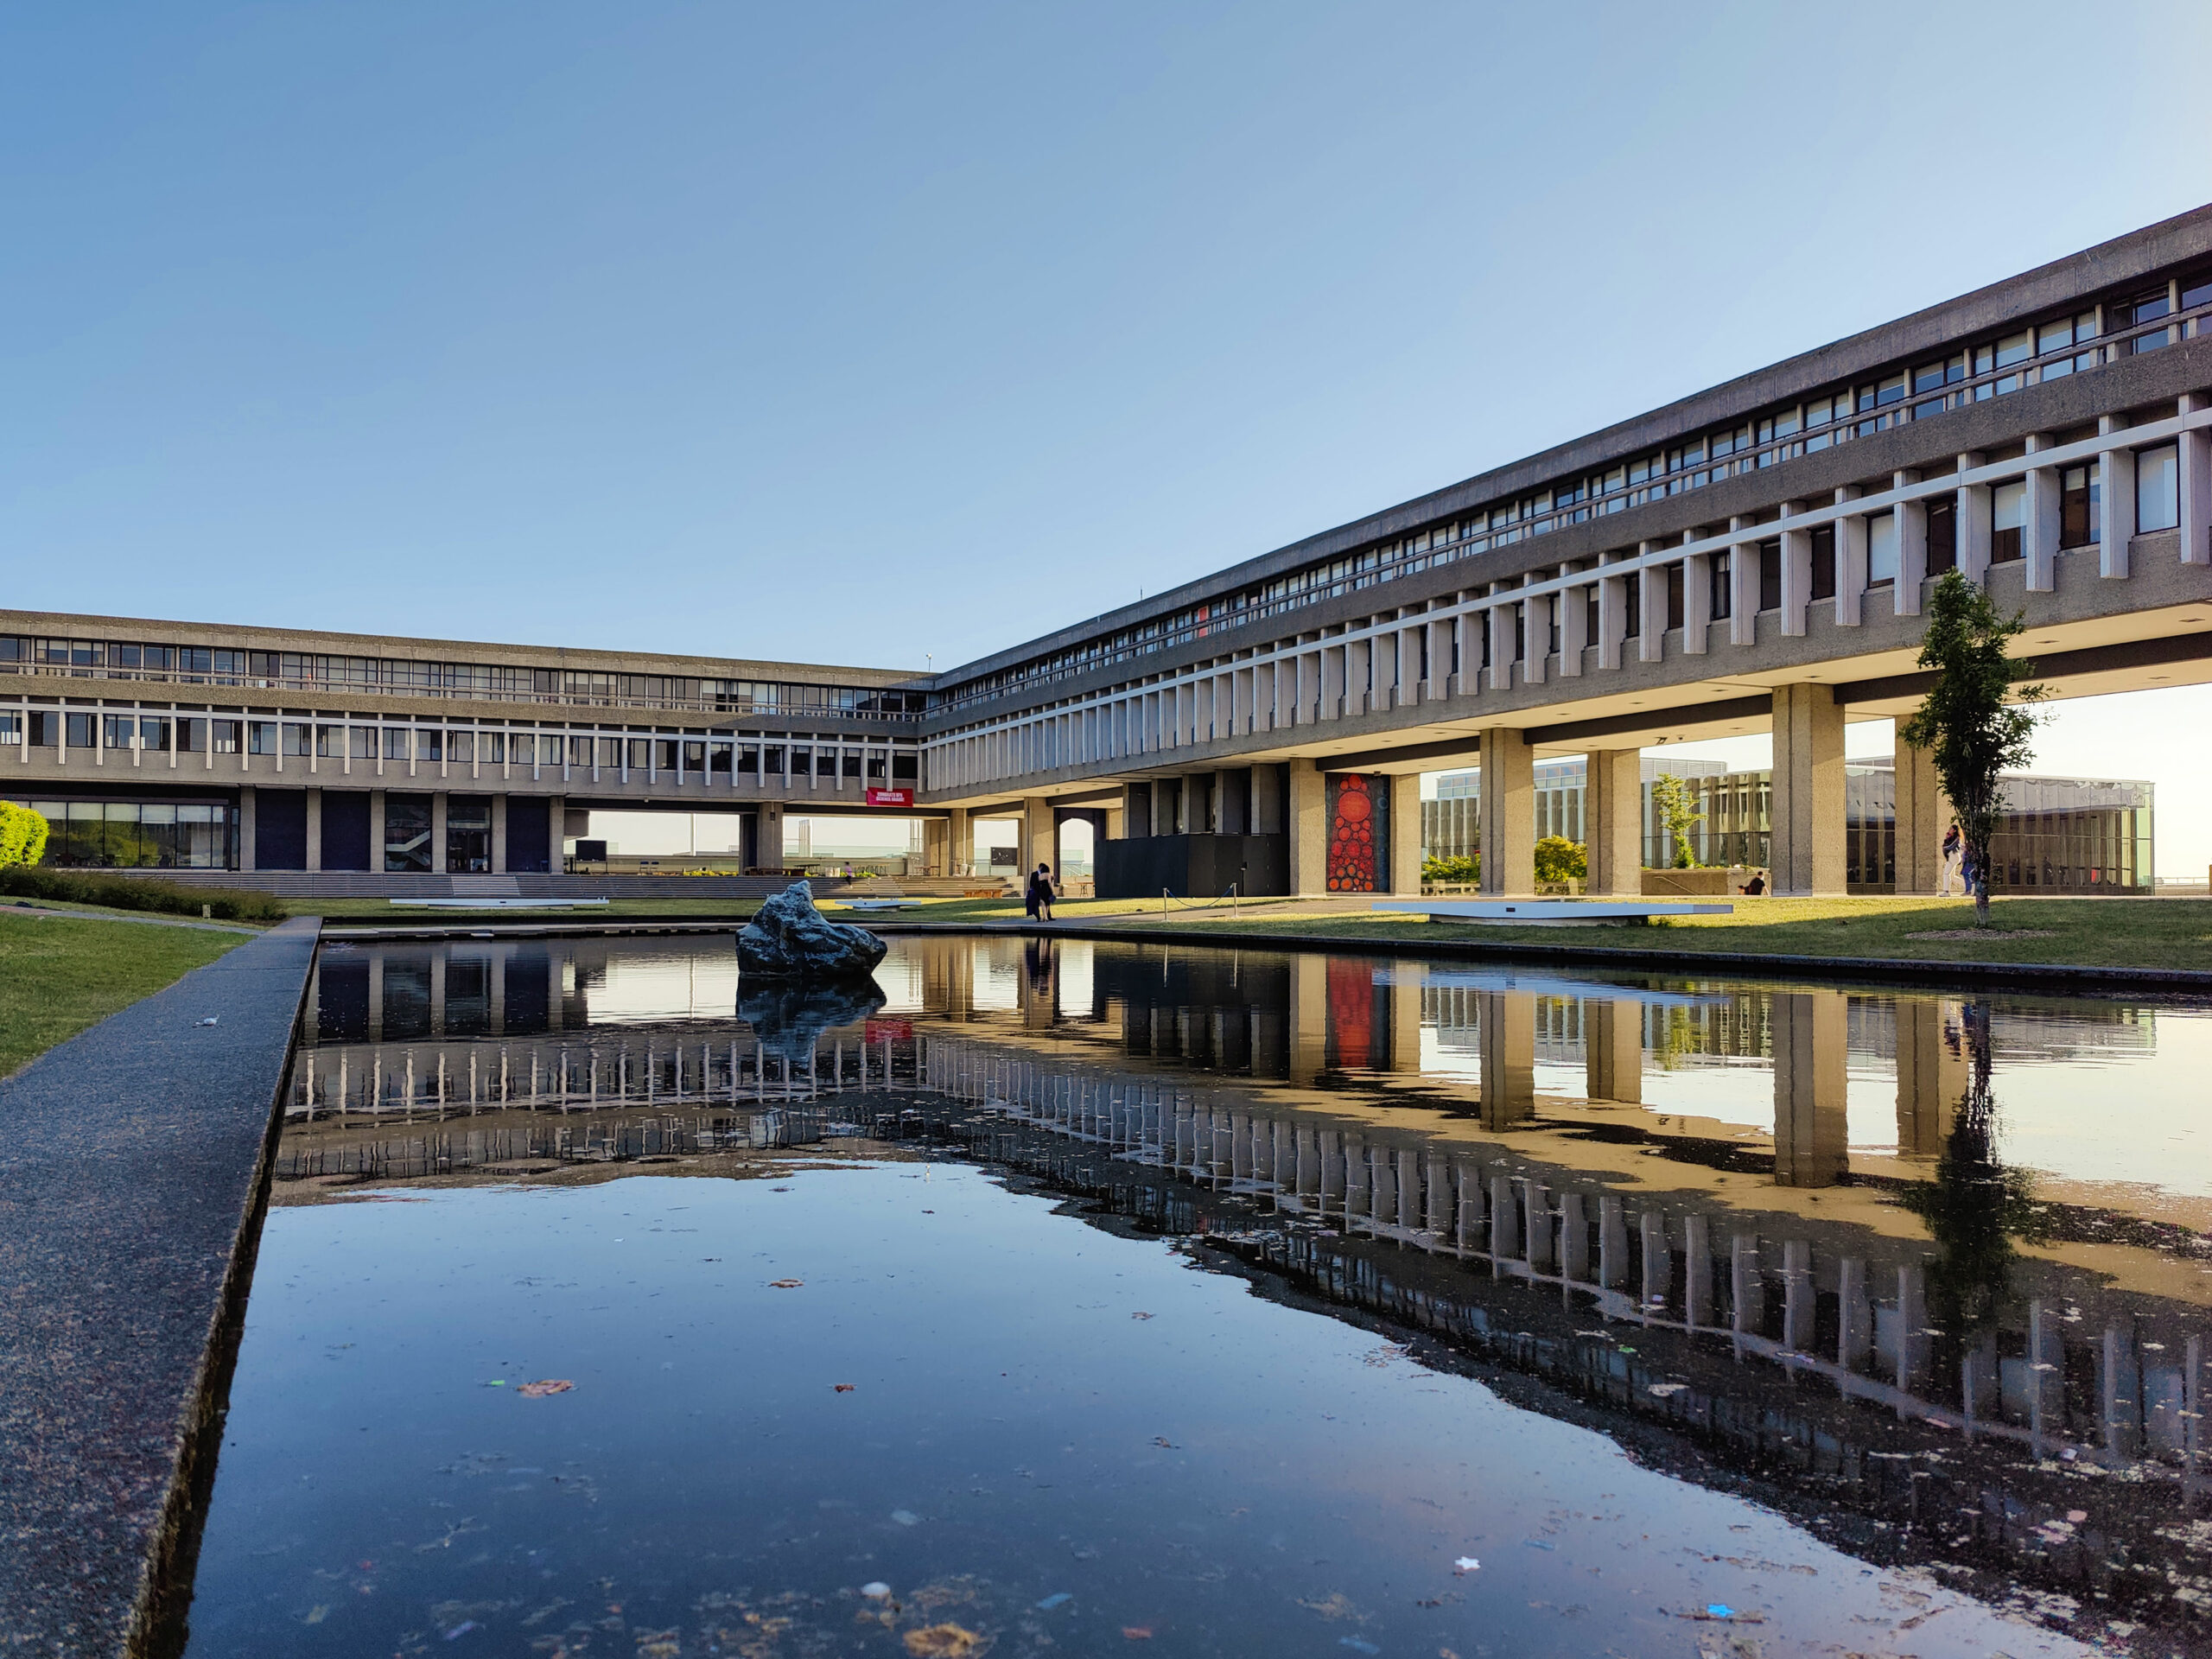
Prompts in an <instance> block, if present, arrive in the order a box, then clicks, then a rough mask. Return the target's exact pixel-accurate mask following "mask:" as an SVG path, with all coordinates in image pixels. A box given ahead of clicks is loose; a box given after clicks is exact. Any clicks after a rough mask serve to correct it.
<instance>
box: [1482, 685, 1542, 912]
mask: <svg viewBox="0 0 2212 1659" xmlns="http://www.w3.org/2000/svg"><path fill="white" fill-rule="evenodd" d="M1481 786H1482V855H1483V895H1484V897H1485V898H1521V897H1525V896H1528V895H1530V894H1533V893H1535V886H1536V773H1535V751H1534V750H1532V749H1530V748H1529V740H1528V739H1527V737H1526V736H1524V735H1523V734H1522V733H1520V732H1518V731H1516V730H1515V729H1513V728H1510V727H1505V726H1490V727H1485V728H1484V729H1483V734H1482V784H1481Z"/></svg>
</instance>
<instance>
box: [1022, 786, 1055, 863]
mask: <svg viewBox="0 0 2212 1659" xmlns="http://www.w3.org/2000/svg"><path fill="white" fill-rule="evenodd" d="M1021 848H1022V857H1023V859H1024V863H1023V864H1022V867H1021V877H1022V880H1023V882H1024V883H1025V884H1027V881H1028V879H1029V876H1030V874H1031V873H1032V872H1033V871H1034V870H1035V869H1036V868H1037V867H1038V866H1039V864H1049V865H1051V866H1052V879H1053V880H1058V879H1059V874H1060V839H1059V830H1058V825H1057V824H1056V823H1054V822H1053V816H1052V802H1051V801H1049V800H1047V799H1046V798H1044V797H1042V796H1032V797H1030V798H1028V799H1027V800H1025V801H1024V802H1022V804H1021Z"/></svg>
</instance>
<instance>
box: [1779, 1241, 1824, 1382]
mask: <svg viewBox="0 0 2212 1659" xmlns="http://www.w3.org/2000/svg"><path fill="white" fill-rule="evenodd" d="M1818 1303H1819V1297H1818V1296H1817V1294H1815V1290H1814V1286H1813V1245H1812V1241H1811V1240H1809V1239H1803V1238H1789V1239H1784V1240H1783V1243H1782V1343H1783V1346H1784V1347H1785V1348H1789V1349H1790V1350H1792V1351H1795V1352H1797V1353H1801V1354H1808V1353H1810V1352H1812V1351H1813V1315H1814V1310H1815V1307H1816V1306H1818Z"/></svg>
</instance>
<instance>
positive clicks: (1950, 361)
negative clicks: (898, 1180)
mask: <svg viewBox="0 0 2212 1659" xmlns="http://www.w3.org/2000/svg"><path fill="white" fill-rule="evenodd" d="M2178 290H2179V291H2178V300H2179V307H2178V309H2179V311H2180V312H2195V311H2197V310H2201V309H2202V308H2205V307H2207V306H2212V272H2205V273H2200V274H2199V275H2197V276H2196V277H2190V278H2188V279H2186V280H2184V281H2183V283H2180V284H2178ZM2175 301H2176V295H2175V294H2174V293H2173V292H2171V291H2170V290H2169V289H2166V288H2164V287H2161V288H2159V289H2157V290H2155V291H2152V292H2149V293H2145V294H2143V295H2141V296H2137V297H2136V298H2134V299H2132V300H2128V301H2126V302H2118V303H2114V304H2110V305H2107V306H2105V307H2103V308H2101V310H2102V313H2103V316H2102V317H2100V312H2099V310H2097V309H2090V310H2084V311H2077V312H2073V313H2069V315H2064V316H2061V317H2056V318H2052V319H2050V320H2049V321H2044V322H2041V323H2037V324H2036V325H2033V326H2031V327H2022V328H2018V329H2015V330H2013V331H2012V332H2011V333H2010V334H2004V335H2001V336H1999V337H1998V338H1996V339H1993V340H1985V341H1983V342H1981V343H1980V344H1979V345H1976V346H1972V347H1970V348H1967V349H1964V350H1961V351H1958V352H1954V353H1949V354H1948V355H1946V356H1942V357H1938V358H1935V359H1930V360H1929V361H1926V362H1923V363H1918V364H1914V365H1909V366H1906V367H1902V368H1898V369H1896V370H1893V371H1891V372H1889V373H1887V374H1885V375H1882V376H1879V377H1878V378H1874V379H1872V380H1869V381H1866V382H1864V383H1861V384H1856V385H1851V386H1847V387H1844V388H1840V389H1838V390H1835V391H1830V392H1827V393H1826V394H1823V395H1822V396H1821V397H1815V398H1812V399H1809V400H1808V401H1806V402H1803V403H1800V404H1792V405H1790V406H1789V408H1787V409H1783V410H1776V411H1774V412H1772V413H1770V414H1768V415H1765V416H1761V417H1759V418H1758V419H1757V420H1754V421H1745V422H1743V423H1739V424H1738V425H1735V426H1732V427H1730V428H1726V429H1721V430H1718V431H1713V432H1707V433H1704V434H1701V435H1699V436H1697V437H1695V438H1693V439H1691V440H1689V441H1688V442H1684V443H1681V444H1678V445H1675V446H1674V447H1672V448H1667V449H1663V450H1656V451H1654V452H1653V453H1651V454H1648V455H1643V456H1639V457H1637V459H1635V460H1633V461H1624V462H1622V463H1620V464H1619V465H1618V466H1615V467H1611V468H1610V469H1608V470H1606V471H1605V472H1603V473H1596V474H1589V475H1587V476H1586V477H1583V478H1580V479H1576V480H1569V481H1567V482H1564V483H1561V484H1559V485H1556V486H1554V487H1553V488H1552V489H1550V490H1547V491H1539V492H1537V493H1534V494H1531V495H1529V496H1524V497H1522V498H1521V499H1517V500H1515V501H1510V502H1505V503H1502V504H1500V505H1496V506H1493V507H1491V508H1488V509H1485V510H1484V511H1482V512H1473V513H1469V514H1466V515H1464V516H1462V517H1460V518H1455V519H1453V520H1452V521H1451V522H1449V523H1446V524H1437V525H1432V526H1430V527H1428V528H1427V529H1424V530H1422V531H1419V532H1417V533H1416V534H1414V535H1412V536H1408V537H1400V538H1398V539H1395V540H1393V541H1391V542H1388V543H1379V544H1377V545H1376V546H1373V547H1370V548H1366V549H1363V550H1360V551H1358V552H1356V553H1348V554H1344V555H1343V556H1339V557H1337V558H1334V559H1331V560H1327V561H1325V562H1323V563H1317V564H1314V565H1311V566H1308V567H1307V568H1306V569H1303V570H1299V571H1294V572H1293V573H1291V574H1289V575H1283V576H1278V577H1276V578H1274V579H1273V580H1271V581H1269V582H1266V583H1264V584H1262V585H1260V586H1256V587H1254V588H1249V589H1247V590H1245V591H1244V592H1243V593H1239V594H1231V595H1229V596H1228V597H1226V598H1224V599H1220V600H1215V601H1209V602H1208V603H1206V604H1204V605H1198V606H1192V607H1189V608H1188V609H1185V610H1183V611H1179V612H1178V613H1175V614H1173V615H1172V616H1167V617H1162V618H1160V619H1158V620H1154V621H1150V622H1147V623H1143V624H1141V625H1138V626H1133V627H1131V628H1128V629H1125V630H1123V631H1122V632H1119V633H1116V634H1114V635H1112V636H1110V637H1109V638H1103V639H1096V640H1090V641H1087V642H1085V643H1084V644H1083V645H1077V646H1072V647H1071V648H1069V649H1068V650H1066V651H1064V652H1058V653H1056V654H1055V655H1053V656H1052V657H1049V658H1039V659H1037V660H1036V661H1034V662H1032V663H1027V664H1020V666H1018V667H1014V668H1011V669H1007V670H1006V671H1002V672H1001V673H998V674H994V675H990V676H988V677H984V678H982V679H979V680H976V681H972V682H969V683H965V684H963V686H962V687H961V688H960V689H959V690H957V692H955V693H953V694H952V695H951V696H950V698H948V699H945V700H944V706H947V707H960V706H964V705H967V704H969V703H973V702H981V701H983V700H985V699H987V698H990V697H995V696H1001V695H1003V694H1004V693H1006V692H1008V691H1011V690H1017V689H1019V688H1020V687H1023V686H1027V685H1030V684H1033V683H1039V682H1043V681H1049V680H1052V679H1058V678H1063V677H1068V676H1071V675H1074V674H1077V673H1082V672H1084V671H1087V670H1090V669H1091V668H1094V667H1098V666H1102V665H1104V664H1110V663H1117V662H1122V661H1126V660H1128V659H1129V658H1134V657H1137V656H1141V655H1144V654H1146V653H1148V652H1157V651H1161V650H1165V649H1167V648H1169V647H1171V646H1174V645H1183V644H1186V643H1188V642H1190V641H1192V640H1194V639H1204V638H1205V637H1206V636H1208V635H1209V634H1211V633H1213V632H1219V631H1221V630H1224V629H1226V628H1230V627H1236V626H1242V625H1243V624H1245V623H1248V622H1252V621H1257V620H1261V619H1262V618H1265V617H1268V616H1271V615H1274V614H1275V613H1279V612H1281V611H1285V610H1289V609H1294V608H1296V607H1300V606H1305V605H1311V604H1315V603H1318V602H1319V601H1322V600H1325V599H1331V598H1334V597H1337V596H1338V595H1339V594H1345V593H1350V592H1352V591H1355V590H1356V589H1357V588H1362V587H1364V586H1367V585H1368V584H1369V583H1370V582H1387V581H1389V580H1391V579H1392V578H1394V577H1396V576H1402V575H1414V574H1415V573H1417V572H1419V571H1421V570H1425V569H1428V568H1429V567H1430V566H1431V565H1432V564H1433V563H1437V562H1439V561H1440V560H1441V559H1446V558H1460V557H1466V556H1471V555H1474V554H1477V553H1481V552H1484V551H1487V550H1490V549H1491V548H1495V547H1505V546H1509V545H1511V544H1512V543H1516V542H1519V541H1521V540H1522V539H1523V538H1524V537H1530V536H1539V535H1542V534H1545V533H1547V532H1548V531H1553V530H1556V529H1560V528H1562V527H1564V526H1566V525H1568V524H1580V523H1583V522H1584V521H1586V520H1587V519H1589V518H1592V517H1596V516H1601V515H1603V514H1606V513H1612V512H1624V511H1626V510H1627V509H1628V508H1630V507H1632V506H1638V505H1643V504H1644V503H1646V502H1649V501H1654V500H1658V499H1663V498H1665V497H1667V496H1670V495H1676V494H1680V493H1683V492H1684V491H1688V490H1694V489H1700V488H1703V487H1705V486H1708V485H1710V484H1713V483H1716V482H1718V481H1719V480H1721V479H1724V478H1727V477H1730V476H1732V475H1735V474H1745V473H1750V472H1753V471H1756V470H1758V469H1759V468H1762V467H1770V466H1774V465H1776V464H1777V463H1778V462H1780V461H1786V460H1789V459H1790V458H1792V457H1794V456H1797V455H1803V454H1815V453H1817V452H1818V451H1820V450H1822V449H1826V448H1829V447H1831V446H1832V445H1834V444H1836V443H1840V442H1848V441H1849V440H1851V439H1853V438H1858V437H1867V436H1872V435H1873V434H1874V433H1876V432H1878V431H1882V430H1885V429H1888V428H1890V427H1891V426H1893V425H1897V424H1901V423H1904V422H1906V421H1909V420H1914V419H1924V418H1926V417H1927V416H1931V415H1936V414H1939V413H1942V411H1944V410H1949V409H1955V408H1959V407H1961V406H1963V405H1965V404H1968V403H1973V402H1979V401H1982V400H1985V399H1987V398H1991V397H2002V396H2004V395H2005V394H2006V393H2008V392H2012V391H2018V390H2020V389H2021V388H2022V387H2023V386H2024V385H2030V384H2031V383H2034V382H2040V381H2048V380H2055V379H2057V378H2060V377H2062V376H2064V375H2069V374H2073V373H2075V372H2079V371H2081V370H2083V369H2088V368H2093V367H2094V366H2095V365H2097V364H2098V363H2100V362H2101V361H2105V360H2107V359H2109V358H2116V357H2118V356H2121V355H2131V354H2138V353H2144V352H2151V351H2156V350H2159V349H2161V348H2163V347H2164V346H2166V345H2167V344H2168V343H2170V342H2169V330H2170V326H2171V325H2170V323H2169V320H2170V319H2171V318H2172V317H2173V316H2174V315H2177V308H2176V303H2175ZM2162 323H2169V327H2159V326H2158V325H2160V324H2162ZM2143 330H2148V331H2149V332H2140V331H2143ZM2131 331H2136V332H2131ZM2107 335H2119V336H2120V338H2118V339H2116V340H2110V341H2109V342H2107V341H2106V340H2104V336H2107Z"/></svg>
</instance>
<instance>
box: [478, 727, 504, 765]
mask: <svg viewBox="0 0 2212 1659" xmlns="http://www.w3.org/2000/svg"><path fill="white" fill-rule="evenodd" d="M476 744H477V747H478V749H479V750H480V751H481V753H480V754H479V756H478V758H479V759H480V760H482V761H483V762H484V764H485V765H486V766H505V764H506V763H507V734H505V732H483V733H480V734H478V736H477V739H476Z"/></svg>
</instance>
